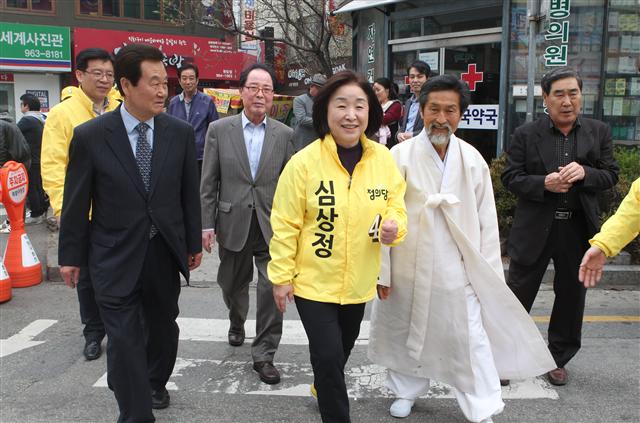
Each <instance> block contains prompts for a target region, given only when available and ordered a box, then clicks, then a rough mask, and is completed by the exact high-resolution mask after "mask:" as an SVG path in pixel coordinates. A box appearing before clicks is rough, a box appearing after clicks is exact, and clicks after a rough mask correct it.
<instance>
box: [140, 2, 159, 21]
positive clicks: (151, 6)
mask: <svg viewBox="0 0 640 423" xmlns="http://www.w3.org/2000/svg"><path fill="white" fill-rule="evenodd" d="M161 14H162V11H161V10H160V0H144V18H145V19H146V20H149V21H159V20H160V17H161Z"/></svg>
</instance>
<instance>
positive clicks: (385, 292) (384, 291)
mask: <svg viewBox="0 0 640 423" xmlns="http://www.w3.org/2000/svg"><path fill="white" fill-rule="evenodd" d="M376 290H377V291H378V298H380V299H381V300H386V299H387V298H389V294H391V287H390V286H384V285H380V284H378V285H376Z"/></svg>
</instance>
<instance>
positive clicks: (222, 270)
mask: <svg viewBox="0 0 640 423" xmlns="http://www.w3.org/2000/svg"><path fill="white" fill-rule="evenodd" d="M218 251H219V255H220V267H219V268H218V285H220V288H221V289H222V298H223V299H224V303H225V304H226V305H227V308H228V309H229V321H230V323H231V327H230V330H231V331H235V332H239V331H240V330H241V328H243V327H244V322H245V321H246V320H247V313H248V312H249V284H250V283H251V280H252V279H253V263H252V260H253V259H255V263H256V267H257V268H258V287H257V289H256V293H257V297H256V337H255V338H254V340H253V343H252V344H251V355H252V357H253V361H254V362H257V361H273V356H274V355H275V353H276V350H277V349H278V344H280V337H281V336H282V313H280V311H278V308H277V307H276V303H275V301H274V299H273V285H272V284H271V282H270V281H269V279H268V277H267V264H268V263H269V260H270V257H269V246H268V245H267V243H266V242H265V240H264V237H263V236H262V231H261V230H260V225H259V224H258V218H257V217H256V214H255V213H254V214H253V217H252V218H251V228H250V229H249V237H248V239H247V242H246V244H245V246H244V247H243V248H242V250H240V251H238V252H235V251H230V250H227V249H225V248H224V247H223V246H222V245H218Z"/></svg>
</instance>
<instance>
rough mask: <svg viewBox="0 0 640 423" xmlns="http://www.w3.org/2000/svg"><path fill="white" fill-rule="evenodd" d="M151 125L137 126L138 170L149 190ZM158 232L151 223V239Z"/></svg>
mask: <svg viewBox="0 0 640 423" xmlns="http://www.w3.org/2000/svg"><path fill="white" fill-rule="evenodd" d="M148 129H149V125H147V124H146V123H144V122H140V123H139V124H138V126H136V132H137V133H138V142H137V143H136V163H137V164H138V171H139V172H140V176H141V177H142V182H143V183H144V189H145V190H146V191H147V193H148V192H149V185H150V184H151V154H152V151H151V146H150V145H149V141H147V130H148ZM157 233H158V230H157V229H156V226H155V225H154V224H153V223H151V230H150V231H149V239H151V238H153V237H154V236H155V235H156V234H157Z"/></svg>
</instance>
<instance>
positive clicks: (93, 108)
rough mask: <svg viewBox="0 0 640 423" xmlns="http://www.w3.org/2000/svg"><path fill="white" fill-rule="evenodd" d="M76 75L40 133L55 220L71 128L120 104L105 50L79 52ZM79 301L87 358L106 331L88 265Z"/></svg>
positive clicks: (46, 184)
mask: <svg viewBox="0 0 640 423" xmlns="http://www.w3.org/2000/svg"><path fill="white" fill-rule="evenodd" d="M75 74H76V79H77V80H78V81H79V83H80V86H79V87H78V89H76V90H73V93H72V95H71V96H70V97H68V98H66V99H65V100H64V101H62V102H61V103H60V104H58V105H56V106H55V107H53V108H52V109H51V111H50V112H49V116H48V117H47V120H46V123H45V125H44V133H43V135H42V157H41V161H40V163H41V164H40V166H41V172H42V184H43V187H44V190H45V191H46V192H47V194H48V195H49V199H50V202H51V207H52V208H53V214H54V216H55V217H56V219H58V221H59V219H60V211H61V209H62V200H63V198H62V197H63V192H64V180H65V174H66V171H67V163H68V161H69V144H70V143H71V138H72V137H73V130H74V128H75V127H76V126H78V125H80V124H82V123H84V122H86V121H88V120H91V119H93V118H95V117H96V116H99V115H101V114H103V113H105V112H109V111H111V110H114V109H115V108H116V107H117V106H118V105H119V104H120V103H119V102H117V101H114V100H112V99H110V97H109V93H110V91H111V89H112V87H113V82H114V72H113V57H112V56H111V55H110V54H109V53H108V52H107V51H106V50H103V49H99V48H89V49H85V50H82V51H81V52H80V53H78V55H77V56H76V71H75ZM78 300H79V302H80V319H81V320H82V323H83V324H84V325H85V327H84V331H83V333H84V337H85V341H86V342H85V347H84V356H85V358H86V359H87V360H95V359H97V358H98V357H100V354H101V353H102V348H101V342H102V339H103V338H104V334H105V332H104V325H103V323H102V319H101V317H100V312H99V311H98V306H97V304H96V300H95V298H94V292H93V286H92V284H91V279H90V276H89V272H88V270H87V268H82V269H81V272H80V280H79V283H78Z"/></svg>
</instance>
